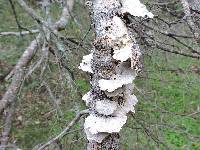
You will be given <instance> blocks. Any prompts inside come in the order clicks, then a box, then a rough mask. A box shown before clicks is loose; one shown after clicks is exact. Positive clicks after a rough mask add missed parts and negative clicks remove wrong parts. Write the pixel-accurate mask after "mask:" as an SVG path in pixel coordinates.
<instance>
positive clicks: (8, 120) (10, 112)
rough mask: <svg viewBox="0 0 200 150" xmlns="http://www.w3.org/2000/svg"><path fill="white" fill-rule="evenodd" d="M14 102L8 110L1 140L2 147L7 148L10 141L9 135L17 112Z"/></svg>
mask: <svg viewBox="0 0 200 150" xmlns="http://www.w3.org/2000/svg"><path fill="white" fill-rule="evenodd" d="M15 102H16V101H14V102H13V103H12V104H11V106H10V107H9V108H8V109H7V110H8V112H7V113H8V114H6V119H5V124H4V128H3V132H2V138H1V145H4V146H6V145H7V144H8V139H9V133H10V130H11V127H12V120H13V115H14V112H15V105H16V103H15Z"/></svg>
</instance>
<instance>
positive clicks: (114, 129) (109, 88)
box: [79, 0, 153, 143]
mask: <svg viewBox="0 0 200 150" xmlns="http://www.w3.org/2000/svg"><path fill="white" fill-rule="evenodd" d="M124 14H129V15H133V16H137V17H144V16H148V17H149V18H152V17H153V14H152V13H150V12H149V11H148V10H147V9H146V7H145V6H144V5H143V4H141V3H140V2H139V0H121V1H120V0H94V1H93V5H92V21H93V23H94V26H95V31H96V39H95V41H94V44H93V45H94V48H93V50H92V52H91V54H89V55H86V56H84V57H83V60H82V63H81V64H80V66H79V68H80V69H82V70H83V71H86V72H89V73H90V74H91V75H92V77H91V81H90V83H91V90H90V91H89V92H88V93H86V94H85V95H84V96H83V98H82V99H83V100H84V101H85V102H86V105H87V106H88V107H90V109H91V113H90V115H89V116H88V117H87V118H86V119H85V124H84V129H85V133H86V135H87V139H88V140H89V141H94V142H97V143H102V142H103V141H104V140H105V139H106V137H109V136H110V135H111V134H114V133H119V131H120V130H121V128H122V126H123V125H124V124H125V123H126V120H127V113H128V112H134V106H135V105H136V103H137V102H138V100H137V98H136V96H135V95H134V94H133V87H134V84H133V80H134V79H135V77H136V75H137V73H138V72H139V71H140V69H141V64H140V56H141V52H140V49H139V46H138V44H137V43H136V40H135V38H134V36H133V35H132V33H131V32H129V29H128V28H127V25H126V22H125V21H124V20H123V15H124Z"/></svg>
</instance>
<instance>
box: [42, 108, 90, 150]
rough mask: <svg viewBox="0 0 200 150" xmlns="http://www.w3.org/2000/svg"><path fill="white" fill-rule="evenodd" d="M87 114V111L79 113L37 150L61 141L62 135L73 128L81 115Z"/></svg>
mask: <svg viewBox="0 0 200 150" xmlns="http://www.w3.org/2000/svg"><path fill="white" fill-rule="evenodd" d="M86 114H89V110H88V109H86V110H83V111H81V112H79V113H78V114H77V115H76V117H75V118H74V119H73V120H72V121H71V122H70V123H69V125H68V126H67V127H66V128H65V129H64V130H63V131H62V132H61V133H60V134H59V135H57V136H56V137H54V138H53V139H51V140H50V141H48V142H47V143H46V144H44V145H42V146H41V147H40V148H38V150H42V149H44V148H45V147H47V146H48V145H50V144H52V143H54V142H55V141H57V140H59V139H61V138H62V137H63V136H64V135H66V134H67V132H68V131H69V130H70V129H71V128H72V126H74V125H75V124H76V123H77V122H78V121H79V120H80V118H81V117H82V116H83V115H86Z"/></svg>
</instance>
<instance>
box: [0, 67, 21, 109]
mask: <svg viewBox="0 0 200 150" xmlns="http://www.w3.org/2000/svg"><path fill="white" fill-rule="evenodd" d="M23 77H24V71H23V70H22V69H21V68H19V69H18V70H16V72H15V76H14V77H13V79H12V82H11V84H10V86H9V87H8V90H7V91H6V93H5V94H4V96H3V98H2V99H1V100H0V113H1V112H2V111H3V109H4V108H6V107H7V106H8V105H9V104H12V103H13V102H14V101H15V99H16V95H17V94H18V91H19V89H20V86H21V83H22V80H23Z"/></svg>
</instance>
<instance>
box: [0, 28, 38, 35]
mask: <svg viewBox="0 0 200 150" xmlns="http://www.w3.org/2000/svg"><path fill="white" fill-rule="evenodd" d="M30 31H31V32H30ZM30 31H21V32H0V37H2V36H21V35H29V34H36V33H39V30H38V29H35V30H30Z"/></svg>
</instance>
